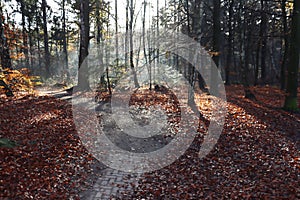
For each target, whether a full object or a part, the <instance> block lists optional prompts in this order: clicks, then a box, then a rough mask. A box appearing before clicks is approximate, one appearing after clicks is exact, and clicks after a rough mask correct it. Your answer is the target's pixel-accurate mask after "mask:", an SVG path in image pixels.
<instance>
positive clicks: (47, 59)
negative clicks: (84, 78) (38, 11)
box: [42, 0, 51, 78]
mask: <svg viewBox="0 0 300 200" xmlns="http://www.w3.org/2000/svg"><path fill="white" fill-rule="evenodd" d="M42 10H43V30H44V50H45V55H44V58H45V69H46V78H49V77H50V75H51V72H50V65H51V63H50V52H49V39H48V25H47V1H46V0H42Z"/></svg>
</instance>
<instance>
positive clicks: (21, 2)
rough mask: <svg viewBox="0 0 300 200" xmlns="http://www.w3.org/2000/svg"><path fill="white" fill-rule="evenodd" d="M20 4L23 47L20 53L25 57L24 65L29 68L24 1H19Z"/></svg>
mask: <svg viewBox="0 0 300 200" xmlns="http://www.w3.org/2000/svg"><path fill="white" fill-rule="evenodd" d="M20 4H21V15H22V37H23V47H22V52H23V53H24V56H25V65H26V67H28V66H29V57H28V41H27V31H26V19H25V3H24V0H20Z"/></svg>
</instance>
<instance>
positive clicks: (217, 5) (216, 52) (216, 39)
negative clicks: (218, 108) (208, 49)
mask: <svg viewBox="0 0 300 200" xmlns="http://www.w3.org/2000/svg"><path fill="white" fill-rule="evenodd" d="M213 4H214V8H213V61H214V63H215V64H216V67H217V68H218V67H219V62H220V54H221V53H220V42H221V15H220V13H221V1H220V0H213ZM216 79H217V73H216V71H215V70H214V68H213V67H212V71H211V88H210V90H211V92H213V93H215V92H217V90H218V86H217V85H216V84H215V83H216Z"/></svg>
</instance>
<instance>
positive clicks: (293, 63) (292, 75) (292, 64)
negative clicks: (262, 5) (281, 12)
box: [284, 0, 300, 111]
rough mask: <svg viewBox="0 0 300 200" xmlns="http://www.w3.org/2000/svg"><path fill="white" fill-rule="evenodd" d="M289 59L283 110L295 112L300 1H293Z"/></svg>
mask: <svg viewBox="0 0 300 200" xmlns="http://www.w3.org/2000/svg"><path fill="white" fill-rule="evenodd" d="M289 53H290V54H289V55H290V58H289V65H288V77H287V93H288V94H287V96H286V98H285V103H284V109H286V110H289V111H297V110H298V103H297V93H298V91H297V90H298V73H299V53H300V0H294V10H293V18H292V32H291V42H290V52H289Z"/></svg>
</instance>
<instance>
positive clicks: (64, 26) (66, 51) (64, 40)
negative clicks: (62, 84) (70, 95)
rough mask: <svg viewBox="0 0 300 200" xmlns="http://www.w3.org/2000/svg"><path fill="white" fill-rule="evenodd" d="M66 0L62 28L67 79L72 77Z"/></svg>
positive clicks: (63, 2)
mask: <svg viewBox="0 0 300 200" xmlns="http://www.w3.org/2000/svg"><path fill="white" fill-rule="evenodd" d="M65 7H66V0H63V1H62V14H63V16H62V28H63V52H64V71H65V72H64V73H66V75H67V81H69V79H70V73H69V69H68V68H69V67H68V66H69V59H68V43H67V30H66V27H67V25H66V8H65Z"/></svg>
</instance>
